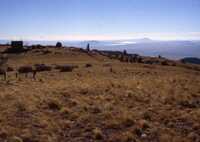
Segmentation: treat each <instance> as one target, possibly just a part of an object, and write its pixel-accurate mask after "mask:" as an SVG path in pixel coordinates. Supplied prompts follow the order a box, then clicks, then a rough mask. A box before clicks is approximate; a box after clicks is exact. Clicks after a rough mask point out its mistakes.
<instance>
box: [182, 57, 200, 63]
mask: <svg viewBox="0 0 200 142" xmlns="http://www.w3.org/2000/svg"><path fill="white" fill-rule="evenodd" d="M181 61H183V62H185V63H191V64H200V58H194V57H187V58H183V59H181Z"/></svg>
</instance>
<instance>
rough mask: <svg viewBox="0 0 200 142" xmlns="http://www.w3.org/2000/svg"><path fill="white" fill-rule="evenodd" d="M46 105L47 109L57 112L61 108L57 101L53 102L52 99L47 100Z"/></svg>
mask: <svg viewBox="0 0 200 142" xmlns="http://www.w3.org/2000/svg"><path fill="white" fill-rule="evenodd" d="M47 105H48V108H49V109H50V110H53V111H58V110H60V109H61V108H62V106H61V104H60V103H59V102H58V101H57V100H54V99H52V100H49V101H48V103H47Z"/></svg>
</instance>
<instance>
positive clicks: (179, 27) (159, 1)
mask: <svg viewBox="0 0 200 142" xmlns="http://www.w3.org/2000/svg"><path fill="white" fill-rule="evenodd" d="M199 13H200V0H0V18H1V20H0V38H10V39H11V38H22V39H41V40H42V39H45V40H46V39H49V40H59V39H60V40H65V39H69V40H79V39H87V40H88V39H122V38H142V37H149V38H155V39H200V28H199V27H200V15H199Z"/></svg>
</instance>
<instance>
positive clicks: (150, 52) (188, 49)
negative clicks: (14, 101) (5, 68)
mask: <svg viewBox="0 0 200 142" xmlns="http://www.w3.org/2000/svg"><path fill="white" fill-rule="evenodd" d="M8 42H9V41H8V40H0V43H4V44H5V43H8ZM56 42H57V41H25V44H27V45H32V44H42V45H55V44H56ZM62 43H63V44H64V45H65V46H75V47H82V48H85V47H86V45H87V44H88V43H89V44H90V47H91V49H99V50H119V51H122V50H124V49H125V50H127V52H130V53H137V54H141V55H146V56H158V55H161V56H163V57H166V58H171V59H182V58H185V57H197V58H200V40H191V41H190V40H173V41H160V40H152V39H149V38H142V39H132V40H105V41H98V40H90V41H62Z"/></svg>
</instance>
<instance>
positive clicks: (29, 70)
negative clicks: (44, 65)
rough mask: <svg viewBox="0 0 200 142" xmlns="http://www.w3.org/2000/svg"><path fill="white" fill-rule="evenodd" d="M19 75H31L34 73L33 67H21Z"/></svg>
mask: <svg viewBox="0 0 200 142" xmlns="http://www.w3.org/2000/svg"><path fill="white" fill-rule="evenodd" d="M18 72H19V73H29V72H33V67H32V66H21V67H19V68H18Z"/></svg>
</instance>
